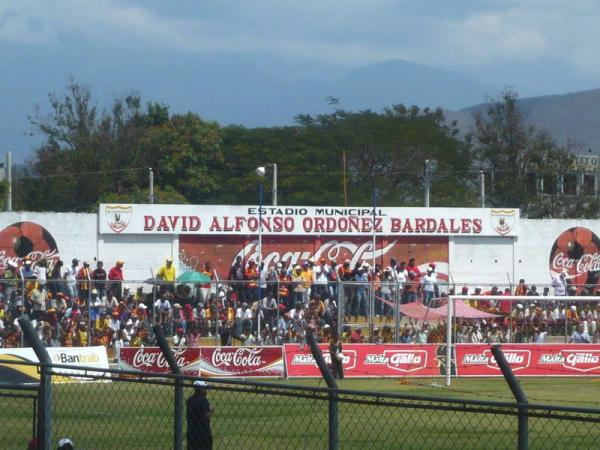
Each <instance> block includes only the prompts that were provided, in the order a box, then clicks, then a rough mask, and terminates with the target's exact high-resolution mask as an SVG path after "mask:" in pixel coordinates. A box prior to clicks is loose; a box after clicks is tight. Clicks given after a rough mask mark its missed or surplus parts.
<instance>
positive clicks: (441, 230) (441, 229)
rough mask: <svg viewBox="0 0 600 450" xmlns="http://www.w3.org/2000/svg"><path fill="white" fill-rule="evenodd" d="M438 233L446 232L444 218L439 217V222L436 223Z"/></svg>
mask: <svg viewBox="0 0 600 450" xmlns="http://www.w3.org/2000/svg"><path fill="white" fill-rule="evenodd" d="M437 231H438V233H447V232H448V227H447V226H446V221H445V220H444V219H440V223H439V225H438V230H437Z"/></svg>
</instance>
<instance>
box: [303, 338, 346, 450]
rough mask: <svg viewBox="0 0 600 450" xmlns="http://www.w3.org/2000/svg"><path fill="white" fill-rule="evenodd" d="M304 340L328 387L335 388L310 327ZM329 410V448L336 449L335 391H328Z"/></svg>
mask: <svg viewBox="0 0 600 450" xmlns="http://www.w3.org/2000/svg"><path fill="white" fill-rule="evenodd" d="M306 342H308V345H309V347H310V351H311V353H312V355H313V357H314V358H315V362H316V363H317V366H318V367H319V370H320V371H321V374H322V375H323V378H324V379H325V382H326V383H327V387H328V388H329V389H337V388H338V386H337V383H336V381H335V378H334V377H333V374H332V373H331V371H330V370H329V367H327V363H326V362H325V359H324V358H323V353H322V352H321V349H320V348H319V345H318V344H317V340H316V339H315V336H314V334H313V332H312V330H311V329H307V330H306ZM328 404H329V411H328V417H329V422H328V425H329V427H328V429H329V450H337V449H338V448H339V421H338V400H337V393H336V392H331V391H330V392H329V401H328Z"/></svg>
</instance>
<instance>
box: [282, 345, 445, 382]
mask: <svg viewBox="0 0 600 450" xmlns="http://www.w3.org/2000/svg"><path fill="white" fill-rule="evenodd" d="M319 348H320V349H321V351H322V352H323V357H324V358H325V361H326V362H327V364H331V354H330V352H329V346H328V345H327V344H321V345H319ZM438 348H439V346H438V345H406V344H383V345H377V344H346V345H343V352H342V356H341V358H342V359H341V361H342V366H343V368H344V376H345V377H348V378H367V377H405V376H419V377H423V376H440V375H441V373H440V367H439V364H438V359H437V356H436V352H437V351H438ZM283 353H284V355H285V367H286V372H287V376H288V377H319V376H321V373H320V371H319V368H318V366H317V363H316V362H315V360H314V358H313V356H312V354H311V352H310V348H309V347H308V346H307V345H304V346H301V345H298V344H284V349H283Z"/></svg>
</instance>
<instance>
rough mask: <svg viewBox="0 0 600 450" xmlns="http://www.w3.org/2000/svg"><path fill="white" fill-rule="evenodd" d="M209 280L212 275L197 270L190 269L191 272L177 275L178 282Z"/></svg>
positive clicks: (197, 282) (191, 282) (190, 282)
mask: <svg viewBox="0 0 600 450" xmlns="http://www.w3.org/2000/svg"><path fill="white" fill-rule="evenodd" d="M209 281H210V277H209V276H208V275H204V274H203V273H200V272H196V271H195V270H190V271H189V272H185V273H182V274H181V275H179V276H178V277H177V282H178V283H189V284H199V283H208V282H209Z"/></svg>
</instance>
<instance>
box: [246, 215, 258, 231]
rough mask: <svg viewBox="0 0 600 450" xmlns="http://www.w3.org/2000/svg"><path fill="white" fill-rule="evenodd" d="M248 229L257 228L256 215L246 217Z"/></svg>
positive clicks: (253, 229) (254, 229)
mask: <svg viewBox="0 0 600 450" xmlns="http://www.w3.org/2000/svg"><path fill="white" fill-rule="evenodd" d="M247 224H248V230H249V231H256V230H258V219H257V218H256V217H248V222H247Z"/></svg>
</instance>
